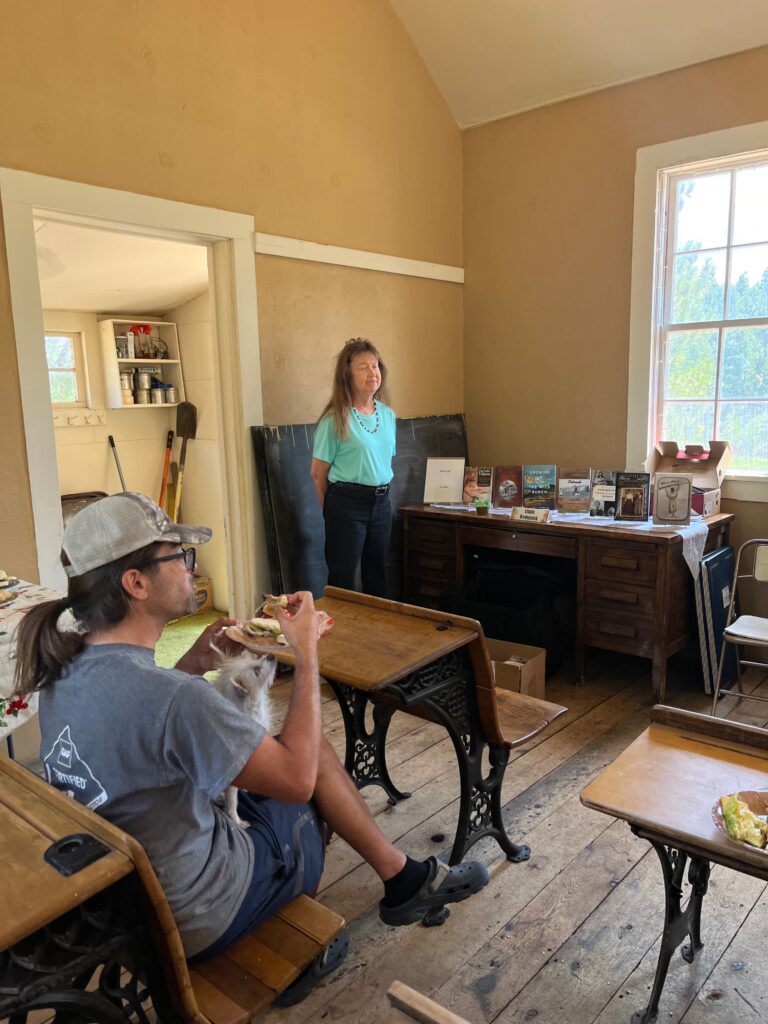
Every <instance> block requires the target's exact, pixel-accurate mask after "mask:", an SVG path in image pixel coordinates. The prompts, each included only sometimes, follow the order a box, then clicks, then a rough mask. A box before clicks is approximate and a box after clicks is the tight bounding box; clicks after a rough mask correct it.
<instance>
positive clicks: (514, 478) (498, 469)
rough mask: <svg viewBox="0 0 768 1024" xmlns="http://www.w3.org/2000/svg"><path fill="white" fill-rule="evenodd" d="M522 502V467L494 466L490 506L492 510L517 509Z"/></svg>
mask: <svg viewBox="0 0 768 1024" xmlns="http://www.w3.org/2000/svg"><path fill="white" fill-rule="evenodd" d="M522 501H523V467H522V466H494V469H493V489H492V491H491V505H493V507H494V508H519V506H520V505H521V504H522Z"/></svg>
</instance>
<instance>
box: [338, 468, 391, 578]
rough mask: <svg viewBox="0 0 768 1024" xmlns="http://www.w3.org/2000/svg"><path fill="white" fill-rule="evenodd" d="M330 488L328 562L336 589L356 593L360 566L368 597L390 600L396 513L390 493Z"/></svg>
mask: <svg viewBox="0 0 768 1024" xmlns="http://www.w3.org/2000/svg"><path fill="white" fill-rule="evenodd" d="M377 490H378V491H381V490H382V488H376V487H364V486H362V485H361V484H341V483H339V484H329V485H328V490H327V491H326V492H325V503H324V505H323V518H324V519H325V562H326V565H327V566H328V583H329V585H330V586H332V587H344V589H345V590H354V589H355V581H356V576H357V568H358V566H360V575H361V579H362V589H363V593H364V594H373V595H375V596H376V597H386V596H387V578H386V566H387V553H388V551H389V531H390V529H391V527H392V509H391V507H390V504H389V493H388V490H387V491H384V492H383V493H379V494H377V493H376V491H377Z"/></svg>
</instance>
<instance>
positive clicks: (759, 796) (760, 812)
mask: <svg viewBox="0 0 768 1024" xmlns="http://www.w3.org/2000/svg"><path fill="white" fill-rule="evenodd" d="M723 796H737V797H738V798H739V800H743V801H744V803H745V804H746V805H747V807H748V808H749V809H750V811H752V813H753V814H756V815H757V816H758V817H760V818H762V819H763V821H766V820H768V790H756V789H743V790H739V792H738V793H724V794H723ZM712 820H713V821H714V823H715V825H717V827H718V828H719V829H720V830H721V831H722V832H725V834H726V836H728V839H730V841H731V842H732V843H738V844H739V846H748V847H749V848H750V850H757V851H758V853H764V854H766V855H768V848H763V849H761V848H760V847H759V846H753V845H752V844H751V843H745V842H744V840H743V839H734V838H733V836H729V835H728V832H727V830H726V828H725V819H724V818H723V812H722V809H721V807H720V800H718V801H717V803H716V804H715V806H714V807H713V808H712Z"/></svg>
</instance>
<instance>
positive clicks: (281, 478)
mask: <svg viewBox="0 0 768 1024" xmlns="http://www.w3.org/2000/svg"><path fill="white" fill-rule="evenodd" d="M314 429H315V424H314V423H299V424H292V425H289V426H278V427H251V435H252V438H253V448H254V453H255V456H256V470H257V475H258V482H259V491H260V494H261V504H262V509H263V512H264V525H265V529H266V535H267V551H268V555H269V571H270V585H271V587H272V589H273V591H274V593H276V594H283V593H292V592H293V591H295V590H311V591H312V593H313V594H314V595H315V597H318V596H319V595H320V594H322V592H323V590H324V588H325V585H326V582H327V573H326V567H325V558H324V556H323V545H324V533H325V531H324V526H323V515H322V512H321V510H320V506H319V505H318V503H317V498H316V497H315V491H314V488H313V486H312V480H311V478H310V475H309V469H310V465H311V463H312V435H313V433H314ZM430 456H433V457H438V456H440V457H448V456H455V457H461V458H463V459H465V460H466V458H467V434H466V429H465V426H464V416H463V415H462V414H460V413H457V414H455V415H450V416H423V417H419V418H417V419H409V420H405V419H399V420H398V421H397V455H396V456H395V461H394V472H395V476H394V480H393V481H392V489H391V491H390V499H391V502H392V512H393V517H392V539H391V543H390V549H389V560H388V564H387V588H388V592H389V596H390V597H391V598H394V599H395V600H399V599H400V598H401V597H402V592H403V587H402V564H403V557H402V556H403V527H402V522H401V519H400V516H399V515H398V514H397V509H398V508H399V507H400V506H401V505H412V504H418V503H419V502H421V501H422V499H423V497H424V476H425V473H426V468H427V458H428V457H430Z"/></svg>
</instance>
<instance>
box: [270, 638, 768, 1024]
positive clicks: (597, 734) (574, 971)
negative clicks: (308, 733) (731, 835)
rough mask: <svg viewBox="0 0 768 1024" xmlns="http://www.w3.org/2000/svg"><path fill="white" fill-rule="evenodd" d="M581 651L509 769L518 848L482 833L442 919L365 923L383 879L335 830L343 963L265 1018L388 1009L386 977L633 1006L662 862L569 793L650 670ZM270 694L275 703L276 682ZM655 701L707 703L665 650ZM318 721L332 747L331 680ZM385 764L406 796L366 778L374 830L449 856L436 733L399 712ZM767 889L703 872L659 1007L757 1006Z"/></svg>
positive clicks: (443, 760)
mask: <svg viewBox="0 0 768 1024" xmlns="http://www.w3.org/2000/svg"><path fill="white" fill-rule="evenodd" d="M590 655H591V657H590V662H589V669H590V672H589V682H588V683H587V685H585V686H583V687H577V686H576V685H575V683H574V680H573V674H572V672H569V671H568V670H564V671H562V672H560V673H558V675H557V676H555V677H554V678H553V679H552V680H550V681H549V682H548V684H547V697H548V698H549V699H551V700H553V701H557V702H558V703H561V704H564V705H566V706H567V707H568V709H569V710H568V713H567V714H566V715H563V716H562V717H561V718H559V719H558V720H557V721H556V722H555V723H554V724H553V725H552V726H551V727H550V728H549V729H548V730H546V731H545V732H544V733H543V734H542V735H541V736H540V737H537V738H536V739H535V740H533V741H531V742H530V743H528V744H526V745H525V746H524V747H521V748H518V749H517V750H515V751H514V752H513V754H512V762H511V763H510V767H509V769H508V771H507V776H506V779H505V784H504V804H505V808H504V815H505V820H506V822H507V827H508V831H509V833H510V835H511V836H512V838H513V839H514V840H515V841H517V842H520V841H522V842H526V843H528V844H529V845H530V846H531V849H532V851H533V852H532V856H531V859H530V861H528V862H527V863H525V864H511V863H509V862H507V861H505V860H502V859H501V857H500V851H499V848H498V846H497V845H496V844H495V843H491V842H488V841H485V842H483V843H480V844H478V845H477V846H476V847H474V850H473V854H472V855H473V856H476V857H477V858H478V859H482V860H483V861H485V862H486V863H487V864H488V866H489V868H490V870H491V882H490V884H489V885H488V886H487V887H486V888H485V889H484V890H483V892H482V893H480V894H479V895H477V896H476V897H474V898H472V899H470V900H468V901H467V902H465V903H463V904H461V905H460V906H457V907H454V908H453V909H452V912H451V917H450V918H449V920H448V922H447V923H446V924H445V925H444V926H443V927H441V928H431V929H425V928H422V927H420V926H413V927H410V928H387V927H385V926H384V925H382V924H381V923H380V922H379V920H378V914H377V906H376V905H377V902H378V900H379V899H380V898H381V893H382V890H381V885H380V883H379V881H378V879H377V878H376V876H375V875H374V873H373V872H372V871H371V869H370V868H368V866H367V865H366V864H364V863H363V862H362V861H361V859H360V857H359V856H358V855H357V854H356V853H355V852H354V851H353V850H351V849H350V848H349V847H348V846H347V845H346V844H345V843H344V842H342V841H341V840H339V839H334V841H333V842H332V843H331V845H330V848H329V851H328V859H327V866H326V871H325V874H324V876H323V881H322V887H321V892H320V896H319V898H320V899H321V900H322V901H323V902H326V903H327V904H328V905H329V906H331V907H333V908H334V909H336V910H338V911H339V912H340V913H342V914H344V916H345V917H346V918H347V920H348V922H349V924H350V952H349V956H348V959H347V962H346V963H345V965H344V966H343V967H342V968H341V969H340V970H339V971H338V972H337V973H336V974H335V975H334V976H333V977H332V978H331V979H330V980H329V981H328V982H327V983H326V984H324V985H321V986H319V987H318V988H317V989H316V990H315V992H313V993H312V994H311V995H310V997H309V998H308V999H307V1000H306V1001H304V1002H303V1003H301V1004H299V1005H298V1006H296V1007H294V1008H292V1009H290V1010H271V1011H269V1012H268V1013H267V1015H266V1018H265V1019H266V1020H267V1021H269V1022H270V1024H278V1022H280V1024H300V1022H310V1021H327V1022H333V1024H340V1022H350V1024H352V1022H354V1024H366V1022H371V1024H373V1022H382V1021H384V1022H386V1021H391V1020H393V1019H394V1017H395V1016H396V1017H397V1019H398V1020H400V1019H401V1017H400V1016H399V1015H394V1016H393V1011H390V1009H389V1007H388V1003H387V999H386V990H387V988H388V987H389V985H390V983H391V982H392V981H393V980H394V979H399V980H401V981H404V982H406V983H407V984H409V985H412V986H413V987H414V988H416V989H418V990H420V991H421V992H424V993H426V994H427V995H430V996H432V997H433V998H434V999H436V1000H437V1001H438V1002H440V1003H442V1004H443V1005H444V1006H446V1007H448V1008H449V1009H451V1010H452V1011H453V1012H454V1013H457V1014H460V1015H461V1016H463V1017H465V1018H466V1019H467V1020H468V1021H470V1022H472V1024H479V1022H481V1021H483V1022H490V1021H498V1022H499V1024H502V1022H503V1024H512V1022H520V1024H523V1022H524V1024H531V1022H536V1024H593V1022H594V1024H619V1022H623V1024H626V1022H628V1021H629V1019H630V1017H631V1014H632V1012H633V1011H634V1010H636V1009H639V1008H641V1007H642V1006H644V1004H645V1002H646V1001H647V997H648V992H649V990H650V986H651V983H652V980H653V975H654V971H655V967H656V957H657V954H658V948H659V940H660V935H661V929H662V924H663V912H664V906H663V881H662V875H661V868H660V865H659V862H658V860H657V858H656V855H655V853H654V852H653V851H652V850H651V849H650V847H649V846H648V844H647V843H646V842H644V841H643V840H640V839H637V838H635V837H634V836H633V835H632V834H631V832H630V831H629V828H628V827H627V826H626V825H625V824H624V823H623V822H617V821H614V820H613V819H611V818H609V817H607V816H605V815H601V814H599V813H597V812H595V811H590V810H587V809H586V808H584V807H582V805H581V803H580V801H579V792H580V791H581V789H582V788H583V787H584V786H585V785H586V784H587V783H588V782H589V781H590V780H591V779H593V778H594V777H595V776H596V775H597V774H599V772H600V771H601V770H602V769H603V768H604V767H605V765H607V764H609V763H610V762H611V761H612V760H613V759H614V758H615V757H616V755H617V754H618V753H619V752H620V751H621V750H623V749H624V747H626V746H627V745H628V744H629V743H630V742H631V741H632V740H633V739H634V738H635V737H636V736H637V735H638V734H639V733H640V732H642V730H643V729H644V728H645V727H646V725H647V724H648V721H649V708H650V705H651V699H650V669H649V666H648V663H647V662H645V661H642V660H640V659H635V658H629V657H622V656H620V655H612V654H608V653H605V652H598V651H592V652H590ZM744 689H745V690H747V691H757V692H761V693H765V694H766V695H768V672H766V673H762V672H761V671H758V670H750V674H749V675H748V677H747V679H746V680H745V685H744ZM326 690H327V688H326ZM273 693H274V694H275V698H276V700H277V703H278V706H279V707H280V706H282V708H283V709H284V707H285V705H286V703H287V696H288V694H287V690H286V685H285V684H278V685H277V686H276V687H275V688H274V690H273ZM667 701H668V703H670V704H674V705H675V706H678V707H683V708H687V709H689V710H694V711H705V712H708V711H709V707H710V699H709V698H708V697H706V696H705V694H704V693H703V688H702V685H701V682H700V677H699V676H698V675H697V669H696V665H695V663H693V662H686V661H685V660H684V659H678V660H676V659H673V660H672V662H671V678H670V683H669V690H668V697H667ZM278 710H279V708H278ZM720 713H721V714H723V715H727V717H730V718H733V719H734V720H736V721H745V722H750V723H752V724H757V725H761V726H764V725H766V723H767V722H768V704H760V703H758V702H755V701H752V702H750V701H736V700H733V699H730V698H725V700H724V701H723V705H722V708H721V711H720ZM277 717H278V719H279V717H280V716H279V713H278V716H277ZM323 723H324V731H325V735H326V736H327V738H328V739H329V740H330V741H331V742H332V743H333V745H334V747H335V748H336V749H337V751H338V752H339V753H342V751H343V739H344V730H343V726H342V722H341V714H340V712H339V709H338V706H337V705H336V702H335V701H334V700H333V697H332V695H331V694H330V691H327V692H326V693H325V702H324V704H323ZM388 761H389V765H390V770H391V773H392V776H393V779H394V781H395V784H396V785H398V786H399V787H400V788H401V789H405V790H409V791H411V792H412V794H413V795H412V797H411V798H410V799H409V800H406V801H404V802H402V803H400V804H398V805H397V806H395V807H390V806H389V805H388V804H387V801H386V798H385V797H384V794H383V792H382V791H380V790H379V789H377V788H373V789H368V790H365V791H364V795H365V798H366V801H367V802H368V804H369V806H370V808H371V810H372V811H373V813H374V814H375V815H376V817H377V821H378V823H379V825H380V826H381V828H382V830H383V831H384V832H385V834H386V835H387V836H388V837H389V838H390V839H391V840H392V841H393V842H395V843H397V845H398V846H399V847H400V848H401V849H403V850H404V851H405V852H407V853H408V854H410V855H411V856H412V857H417V858H421V857H426V856H428V855H429V854H436V853H442V854H446V855H447V853H448V852H449V849H450V844H451V841H452V836H453V832H454V829H455V824H456V818H457V808H458V800H457V794H458V791H459V780H458V770H457V767H456V760H455V755H454V753H453V750H452V747H451V744H450V741H449V740H448V739H447V738H446V736H445V733H444V732H443V730H442V729H441V728H440V727H438V726H435V725H431V724H429V723H423V722H419V721H418V720H416V719H413V718H409V717H407V716H405V715H402V714H397V715H396V716H395V718H394V719H393V721H392V727H391V729H390V734H389V739H388ZM766 782H767V784H768V780H766ZM718 795H719V794H704V795H703V798H704V799H707V800H710V799H711V800H712V802H714V800H715V799H716V797H717V796H718ZM765 890H766V885H765V884H764V883H762V882H759V881H757V880H755V879H752V878H749V877H747V876H745V875H740V874H736V873H734V872H730V871H727V870H725V869H723V868H718V867H715V868H714V869H713V871H712V876H711V881H710V887H709V892H708V895H707V897H706V899H705V902H704V914H703V939H704V943H705V946H704V949H703V950H702V951H701V952H700V953H699V955H698V956H697V958H696V962H695V963H694V964H693V965H689V964H686V963H685V962H684V961H683V960H682V958H681V957H680V955H679V953H678V954H677V955H676V956H675V958H674V959H673V961H672V965H671V967H670V972H669V975H668V979H667V984H666V987H665V990H664V995H663V999H662V1005H661V1008H660V1015H659V1020H660V1021H665V1022H669V1024H675V1022H682V1024H700V1022H701V1024H704V1022H710V1021H711V1022H717V1024H735V1022H737V1021H739V1022H741V1021H762V1020H768V964H767V963H766V958H765V955H764V951H765V948H766V945H767V940H768V893H767V892H766V891H765Z"/></svg>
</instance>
